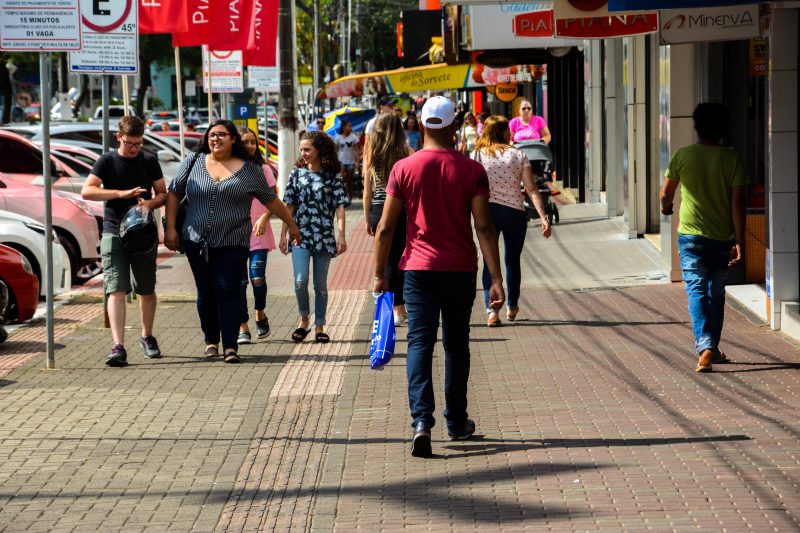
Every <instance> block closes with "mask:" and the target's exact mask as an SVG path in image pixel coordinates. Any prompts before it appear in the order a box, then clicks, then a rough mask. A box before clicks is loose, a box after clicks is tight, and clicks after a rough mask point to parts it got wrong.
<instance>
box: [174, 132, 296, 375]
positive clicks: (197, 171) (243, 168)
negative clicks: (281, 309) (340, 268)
mask: <svg viewBox="0 0 800 533" xmlns="http://www.w3.org/2000/svg"><path fill="white" fill-rule="evenodd" d="M184 196H185V197H186V199H187V205H186V222H185V223H184V225H183V228H176V227H175V221H176V219H177V213H178V204H179V203H180V201H181V198H183V197H184ZM254 197H255V198H257V199H258V200H259V201H260V202H261V203H263V204H264V205H266V206H267V208H268V209H269V210H270V212H272V214H274V215H275V216H277V217H278V218H279V219H281V220H283V222H284V223H285V224H286V225H287V226H288V231H289V233H290V234H291V238H292V239H293V240H294V242H295V243H299V242H300V232H299V231H298V229H297V225H296V224H295V223H294V220H293V219H292V215H291V213H289V211H288V210H287V209H286V206H285V205H284V204H283V202H281V201H280V200H279V199H278V197H277V196H276V195H275V193H274V192H273V191H272V190H270V188H269V187H268V185H267V180H266V179H265V178H264V173H263V172H262V170H261V168H260V167H259V166H258V165H257V164H255V163H254V162H253V161H252V159H251V156H250V155H249V154H248V152H247V149H246V148H245V146H244V144H243V143H242V139H241V137H240V136H239V133H238V132H237V131H236V126H234V124H233V122H231V121H229V120H217V121H215V122H214V123H213V124H212V125H211V127H210V128H209V129H208V130H207V131H206V133H205V135H204V136H203V140H202V142H201V143H200V146H199V147H198V154H197V155H195V159H194V160H192V159H187V160H185V161H184V162H183V163H182V164H181V167H180V168H179V170H178V175H177V176H176V177H175V179H174V180H172V182H171V183H170V184H169V194H168V195H167V229H166V231H165V234H164V244H165V245H166V246H167V248H169V249H170V250H175V249H177V247H178V238H179V236H178V230H180V231H181V237H182V240H183V243H184V249H185V250H186V257H187V258H188V259H189V265H190V266H191V268H192V274H194V280H195V285H196V286H197V313H198V315H200V327H201V328H202V329H203V334H204V335H205V342H206V350H205V353H204V355H206V356H207V357H214V356H218V355H220V354H219V342H220V338H221V340H222V347H223V349H224V355H225V362H226V363H238V362H239V356H238V354H237V342H236V340H237V336H238V334H239V324H240V322H241V320H240V319H241V286H242V273H243V272H244V270H245V268H246V264H247V258H248V255H249V250H250V232H251V231H252V226H251V222H250V205H251V202H252V199H253V198H254ZM260 230H261V231H263V228H260Z"/></svg>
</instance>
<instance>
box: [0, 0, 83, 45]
mask: <svg viewBox="0 0 800 533" xmlns="http://www.w3.org/2000/svg"><path fill="white" fill-rule="evenodd" d="M84 3H87V4H91V0H84ZM80 49H81V6H80V3H79V2H78V0H25V1H24V2H22V1H20V0H0V50H35V51H42V52H47V51H54V52H64V51H70V50H80Z"/></svg>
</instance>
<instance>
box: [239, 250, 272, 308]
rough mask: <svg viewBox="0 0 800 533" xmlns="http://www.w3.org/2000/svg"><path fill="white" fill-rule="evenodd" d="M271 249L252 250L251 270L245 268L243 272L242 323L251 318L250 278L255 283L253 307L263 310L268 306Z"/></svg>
mask: <svg viewBox="0 0 800 533" xmlns="http://www.w3.org/2000/svg"><path fill="white" fill-rule="evenodd" d="M268 253H269V250H250V260H249V265H250V268H249V272H248V268H245V270H244V273H243V274H242V323H244V322H247V321H248V320H250V315H249V314H248V312H247V285H248V280H249V282H250V283H252V285H253V299H254V300H255V304H254V305H253V308H254V309H255V310H256V311H263V310H264V309H265V308H266V307H267V277H266V270H267V254H268Z"/></svg>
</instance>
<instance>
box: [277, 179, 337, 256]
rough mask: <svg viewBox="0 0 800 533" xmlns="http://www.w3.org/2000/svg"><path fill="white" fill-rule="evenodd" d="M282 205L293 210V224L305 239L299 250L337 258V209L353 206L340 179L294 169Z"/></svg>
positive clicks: (290, 247)
mask: <svg viewBox="0 0 800 533" xmlns="http://www.w3.org/2000/svg"><path fill="white" fill-rule="evenodd" d="M283 201H284V202H285V203H286V205H293V206H294V220H295V222H296V223H297V227H298V228H299V230H300V237H301V238H302V241H301V242H300V244H299V247H300V248H305V249H306V250H310V251H311V252H324V253H329V254H331V255H336V238H335V236H334V232H333V217H334V215H335V214H336V209H338V208H339V207H347V206H348V205H350V198H349V197H348V196H347V191H346V190H345V188H344V183H342V179H341V178H340V177H339V175H338V174H334V173H333V172H328V171H325V170H323V171H320V172H312V171H310V170H308V169H307V168H295V169H294V170H293V171H292V173H291V174H290V175H289V179H288V181H287V183H286V190H285V192H284V193H283ZM292 248H293V246H292V245H291V244H290V246H289V249H290V250H291V249H292Z"/></svg>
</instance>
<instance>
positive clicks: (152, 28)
mask: <svg viewBox="0 0 800 533" xmlns="http://www.w3.org/2000/svg"><path fill="white" fill-rule="evenodd" d="M186 15H187V11H186V0H139V33H177V32H185V31H189V24H188V22H187V20H186Z"/></svg>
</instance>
